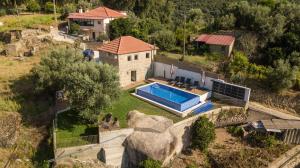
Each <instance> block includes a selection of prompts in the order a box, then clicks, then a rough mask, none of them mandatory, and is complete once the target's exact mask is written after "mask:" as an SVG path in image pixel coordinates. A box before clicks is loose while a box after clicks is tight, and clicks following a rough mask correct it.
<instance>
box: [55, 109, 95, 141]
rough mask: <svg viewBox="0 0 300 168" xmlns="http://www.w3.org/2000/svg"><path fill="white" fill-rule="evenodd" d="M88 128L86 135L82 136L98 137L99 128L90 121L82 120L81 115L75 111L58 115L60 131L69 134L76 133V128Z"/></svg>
mask: <svg viewBox="0 0 300 168" xmlns="http://www.w3.org/2000/svg"><path fill="white" fill-rule="evenodd" d="M80 125H82V126H86V127H87V128H85V130H84V133H81V134H80V136H88V135H96V134H98V127H96V126H95V125H94V124H91V123H89V122H88V121H86V120H84V119H82V118H81V117H80V115H79V114H78V113H77V112H75V111H72V110H70V111H66V112H64V113H61V114H58V117H57V128H58V129H60V130H67V131H69V132H72V131H74V129H75V127H76V126H80Z"/></svg>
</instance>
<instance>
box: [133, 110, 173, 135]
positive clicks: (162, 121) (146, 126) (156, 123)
mask: <svg viewBox="0 0 300 168" xmlns="http://www.w3.org/2000/svg"><path fill="white" fill-rule="evenodd" d="M127 121H128V127H131V128H134V129H135V130H137V131H139V130H140V131H144V132H148V131H149V132H157V133H160V132H164V131H166V130H167V129H168V128H169V127H170V126H172V125H173V121H172V120H170V119H168V118H165V117H162V116H155V115H146V114H143V113H140V112H138V111H136V110H135V111H131V112H129V113H128V115H127Z"/></svg>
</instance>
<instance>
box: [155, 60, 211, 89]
mask: <svg viewBox="0 0 300 168" xmlns="http://www.w3.org/2000/svg"><path fill="white" fill-rule="evenodd" d="M173 69H174V74H173V76H172V78H173V79H174V78H175V77H176V76H184V77H185V78H190V79H192V83H193V82H194V81H199V83H200V85H201V86H202V87H205V88H207V89H210V90H211V89H212V81H211V80H212V79H213V78H210V77H206V76H205V74H204V75H203V74H200V73H196V72H192V71H188V70H184V69H179V68H178V67H176V66H174V67H173ZM164 74H165V75H164ZM202 75H203V79H202ZM154 76H155V77H165V78H167V79H171V65H169V64H164V63H161V62H154Z"/></svg>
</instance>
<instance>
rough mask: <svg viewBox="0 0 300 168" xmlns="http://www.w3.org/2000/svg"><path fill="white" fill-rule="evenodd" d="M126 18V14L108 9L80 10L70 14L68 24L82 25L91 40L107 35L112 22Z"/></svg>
mask: <svg viewBox="0 0 300 168" xmlns="http://www.w3.org/2000/svg"><path fill="white" fill-rule="evenodd" d="M123 17H126V13H125V12H120V11H116V10H112V9H109V8H107V7H98V8H95V9H92V10H89V11H86V12H82V10H80V12H79V13H70V15H69V16H68V24H69V27H70V23H72V22H75V23H77V24H79V25H80V29H81V30H82V31H84V32H85V33H86V34H87V35H88V36H89V38H90V39H94V40H95V39H96V38H97V37H98V36H99V35H100V34H102V33H107V31H108V24H109V23H110V21H112V20H114V19H117V18H123Z"/></svg>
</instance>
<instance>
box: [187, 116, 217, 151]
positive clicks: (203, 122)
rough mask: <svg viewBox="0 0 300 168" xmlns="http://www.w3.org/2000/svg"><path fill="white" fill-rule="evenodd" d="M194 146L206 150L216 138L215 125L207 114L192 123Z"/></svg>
mask: <svg viewBox="0 0 300 168" xmlns="http://www.w3.org/2000/svg"><path fill="white" fill-rule="evenodd" d="M191 132H192V147H194V148H198V149H200V150H202V151H206V150H207V148H208V145H209V144H210V143H211V142H213V140H214V139H215V138H216V133H215V126H214V124H213V123H212V122H211V121H209V119H208V118H207V117H205V116H201V117H199V118H198V119H197V120H196V121H195V123H194V124H193V125H192V131H191Z"/></svg>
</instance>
